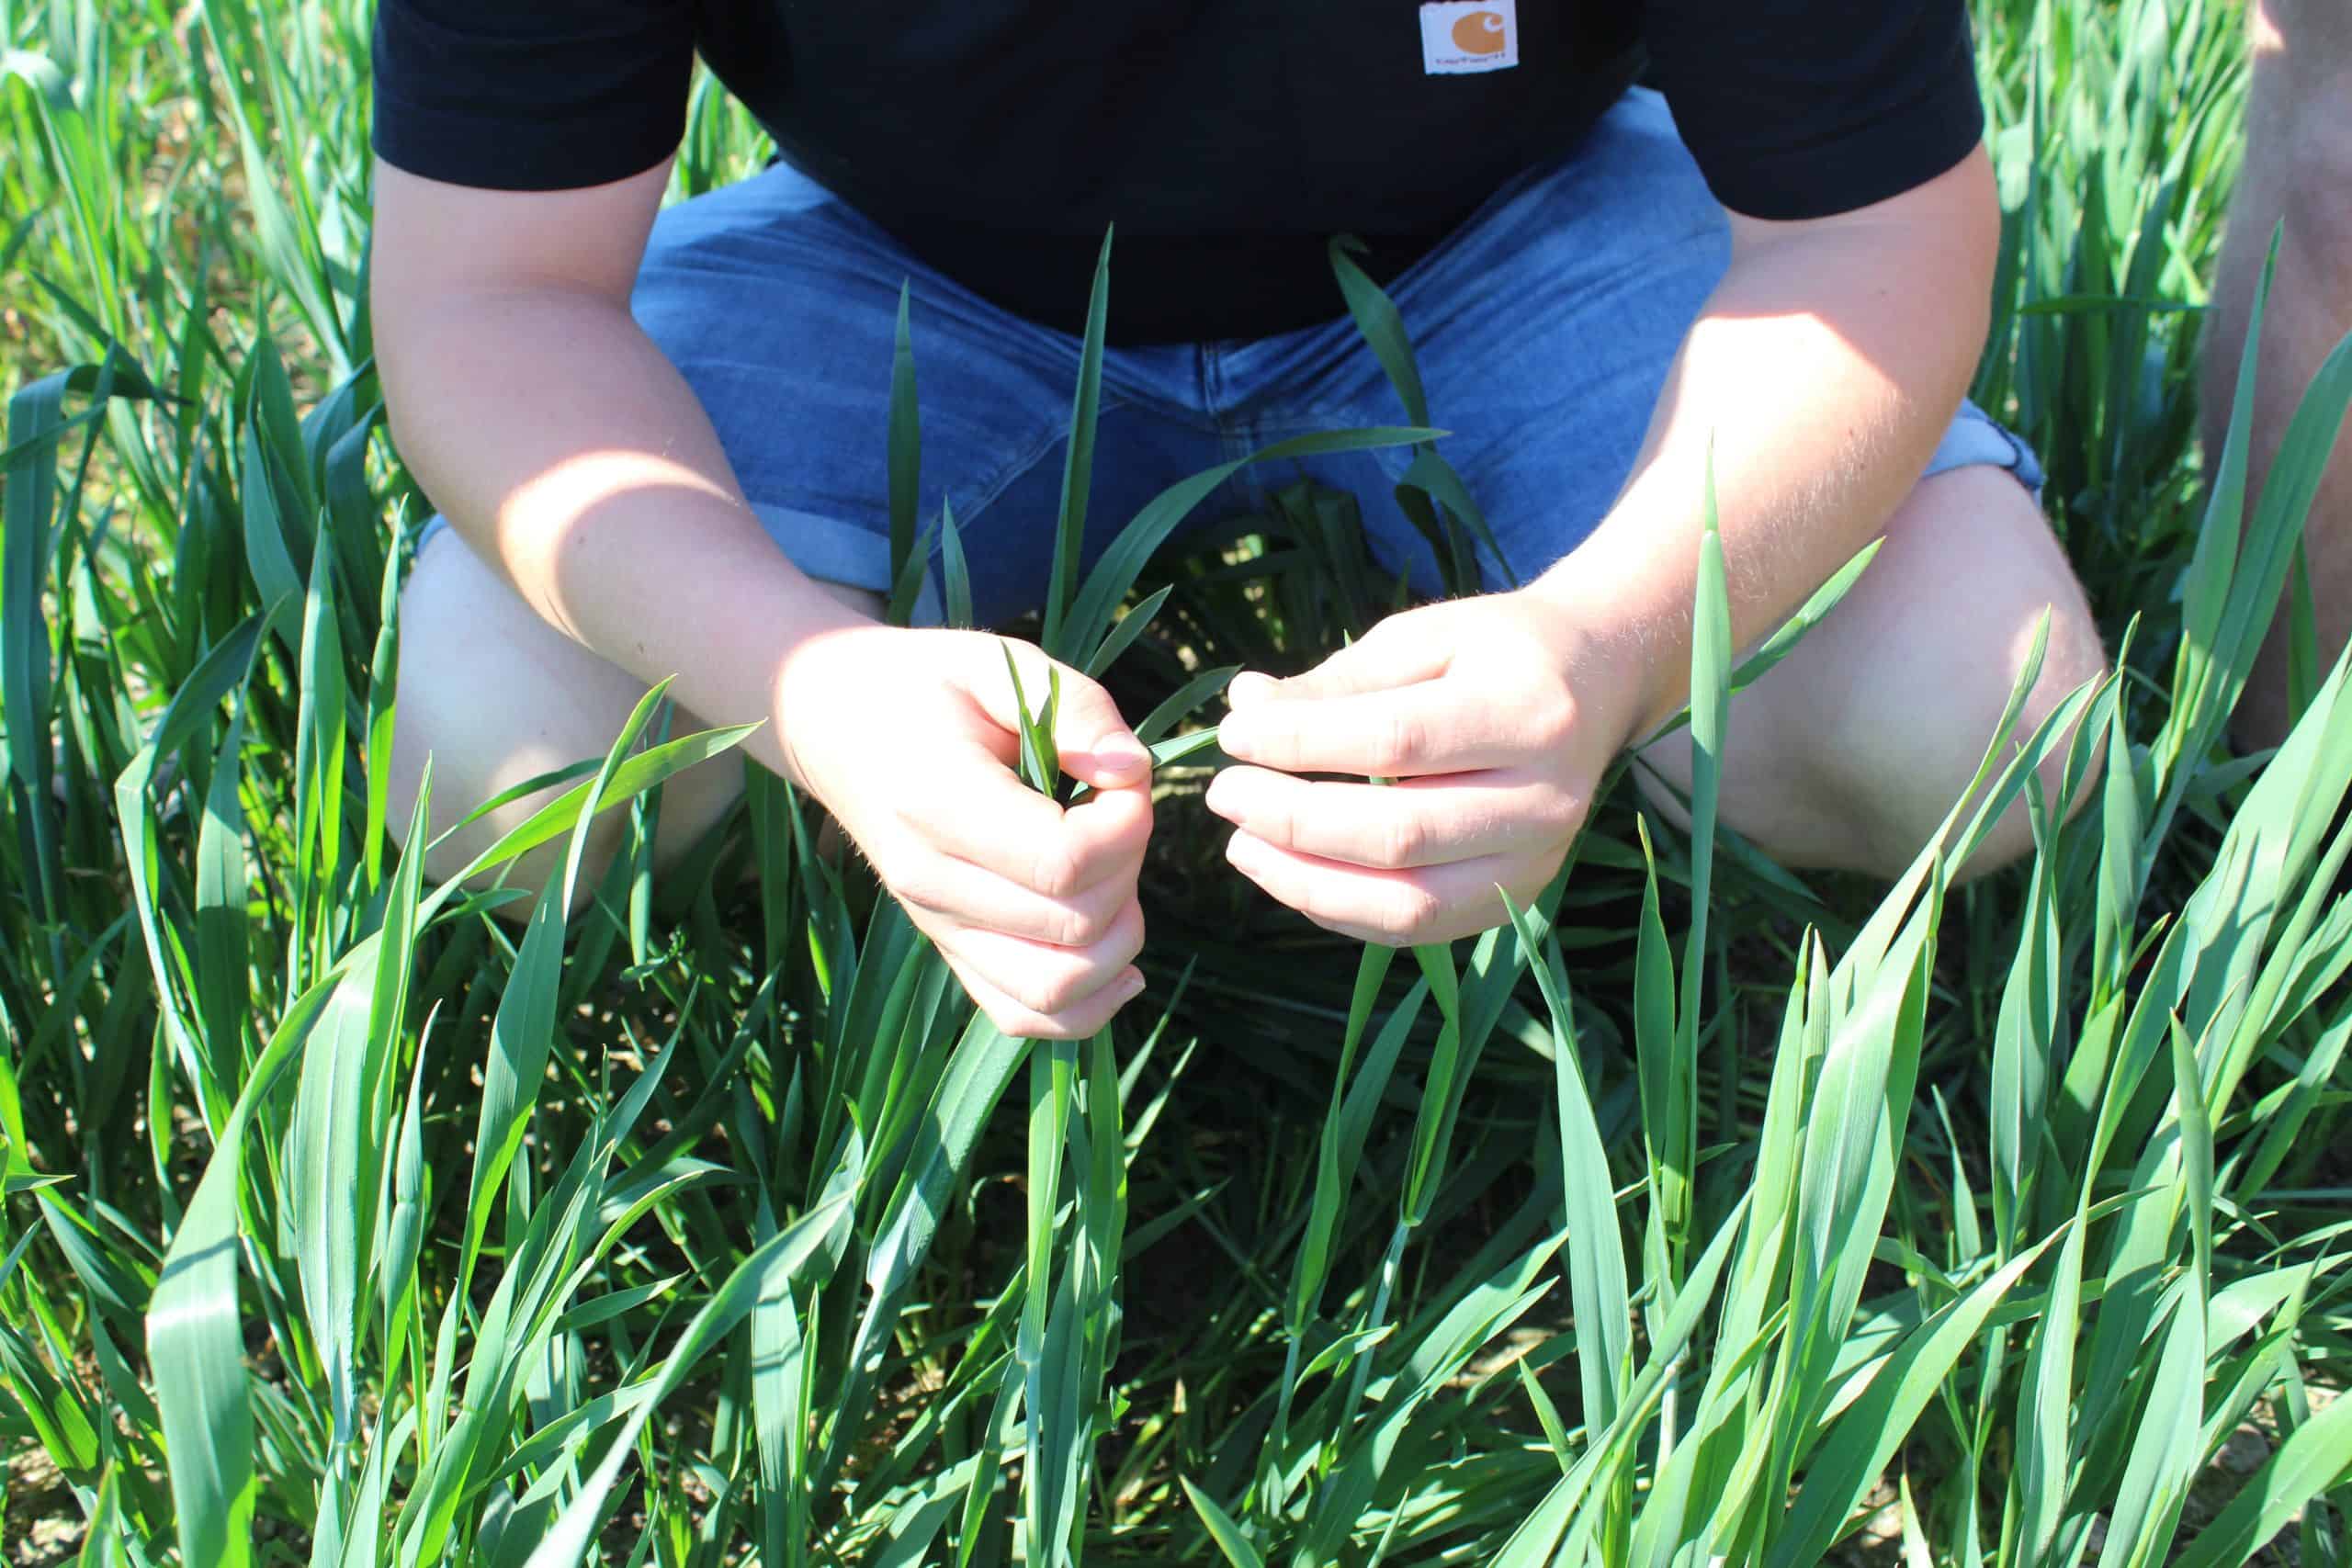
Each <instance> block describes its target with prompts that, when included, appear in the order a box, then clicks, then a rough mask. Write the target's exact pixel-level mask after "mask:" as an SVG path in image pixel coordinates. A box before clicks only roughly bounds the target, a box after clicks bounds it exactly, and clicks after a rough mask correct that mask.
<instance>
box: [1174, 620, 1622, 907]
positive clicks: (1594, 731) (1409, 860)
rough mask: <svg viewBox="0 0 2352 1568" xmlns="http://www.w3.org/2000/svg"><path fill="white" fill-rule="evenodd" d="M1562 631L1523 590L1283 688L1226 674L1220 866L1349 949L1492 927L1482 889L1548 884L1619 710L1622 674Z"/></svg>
mask: <svg viewBox="0 0 2352 1568" xmlns="http://www.w3.org/2000/svg"><path fill="white" fill-rule="evenodd" d="M1570 623H1571V617H1570V616H1569V615H1566V613H1564V611H1563V610H1562V609H1561V608H1559V607H1556V606H1553V605H1549V604H1545V603H1544V602H1543V601H1542V600H1540V599H1538V598H1537V597H1535V596H1534V595H1533V594H1532V593H1531V592H1527V591H1525V590H1521V591H1519V592H1510V593H1494V594H1487V595H1484V596H1482V597H1478V598H1474V599H1456V600H1451V601H1448V602H1446V603H1443V604H1431V605H1428V606H1426V607H1424V608H1421V609H1418V610H1412V611H1408V612H1407V613H1405V614H1403V615H1393V616H1391V617H1389V618H1388V619H1387V620H1385V621H1382V622H1381V623H1380V624H1379V625H1378V626H1374V628H1373V630H1372V631H1371V632H1370V633H1369V634H1368V635H1367V636H1365V637H1364V638H1363V640H1362V641H1360V642H1357V643H1355V644H1354V645H1353V646H1351V647H1350V648H1348V649H1344V650H1342V651H1341V652H1340V653H1338V654H1335V655H1333V656H1332V657H1331V658H1330V659H1329V660H1325V661H1324V662H1323V663H1322V664H1321V665H1319V666H1318V667H1317V668H1316V669H1314V670H1312V671H1308V672H1307V673H1306V674H1304V675H1300V676H1296V677H1295V678H1293V679H1291V680H1287V681H1276V680H1273V679H1272V678H1270V677H1268V676H1264V675H1259V674H1242V675H1238V676H1236V677H1235V678H1234V681H1233V684H1232V686H1231V687H1230V688H1229V689H1228V691H1227V703H1228V704H1229V705H1230V707H1231V711H1230V713H1229V715H1228V716H1227V718H1226V720H1225V723H1224V725H1223V726H1222V727H1221V728H1220V731H1219V743H1220V744H1221V745H1222V746H1223V747H1224V749H1225V751H1226V753H1227V755H1228V756H1231V757H1233V758H1235V759H1236V760H1237V761H1239V762H1241V763H1243V764H1245V765H1243V766H1238V767H1231V768H1227V769H1226V770H1224V771H1223V772H1222V773H1218V774H1217V776H1216V779H1215V780H1214V781H1213V782H1212V783H1211V784H1210V785H1209V791H1208V807H1209V809H1210V810H1212V811H1214V812H1216V814H1217V815H1218V816H1220V817H1222V818H1225V819H1226V820H1227V821H1229V822H1231V823H1233V824H1234V826H1235V828H1236V829H1238V831H1236V832H1235V833H1234V835H1233V837H1232V839H1231V840H1229V841H1228V842H1227V846H1226V858H1227V860H1229V861H1231V862H1232V863H1233V864H1234V866H1235V867H1236V868H1237V869H1238V870H1239V871H1240V872H1241V874H1243V875H1245V876H1247V877H1249V878H1250V880H1251V881H1252V882H1255V883H1256V884H1257V885H1258V886H1261V887H1262V888H1264V889H1265V890H1266V891H1267V892H1268V893H1270V894H1272V896H1273V897H1276V898H1278V899H1280V900H1282V902H1283V903H1285V904H1288V905H1289V906H1291V908H1295V909H1297V910H1298V911H1300V912H1301V913H1302V914H1304V915H1306V917H1307V918H1308V919H1311V920H1313V921H1314V922H1315V923H1316V924H1317V925H1319V926H1324V927H1326V928H1328V929H1329V930H1331V931H1340V932H1342V933H1344V934H1346V935H1349V936H1352V937H1357V938H1359V939H1361V940H1363V941H1365V942H1382V943H1386V944H1389V945H1400V944H1404V943H1408V942H1442V941H1447V940H1450V939H1452V938H1453V937H1458V936H1466V935H1468V934H1470V933H1472V932H1474V931H1484V930H1486V929H1487V928H1488V927H1489V926H1495V925H1499V924H1501V923H1502V921H1503V919H1504V918H1505V910H1504V908H1503V902H1502V899H1501V898H1500V897H1498V896H1497V894H1496V889H1497V888H1498V887H1499V888H1501V889H1502V891H1503V892H1505V893H1507V894H1509V895H1510V898H1511V900H1512V902H1514V903H1517V904H1521V905H1522V906H1523V905H1524V904H1525V903H1526V902H1528V901H1529V900H1531V899H1532V898H1533V897H1535V895H1536V894H1538V893H1540V892H1541V891H1542V890H1543V889H1544V886H1545V885H1546V884H1547V883H1549V882H1550V881H1551V879H1552V876H1553V874H1555V873H1556V872H1557V871H1558V870H1559V868H1560V863H1561V861H1562V860H1563V859H1565V858H1566V854H1567V851H1568V845H1569V843H1570V842H1571V841H1572V840H1574V839H1575V838H1576V835H1577V830H1578V829H1580V828H1582V827H1583V825H1584V818H1585V811H1586V809H1587V807H1589V806H1590V804H1591V801H1592V795H1593V791H1594V789H1595V788H1596V787H1597V786H1598V784H1599V783H1600V777H1601V774H1602V773H1603V772H1604V771H1605V770H1606V769H1607V767H1608V765H1609V763H1610V761H1611V759H1612V758H1614V757H1615V755H1616V754H1617V752H1618V751H1619V750H1621V749H1623V747H1624V745H1625V744H1626V743H1627V741H1628V740H1629V739H1632V727H1633V725H1634V721H1635V718H1636V716H1637V709H1638V707H1639V702H1638V699H1637V698H1636V695H1635V694H1634V692H1633V690H1632V689H1631V686H1632V682H1631V681H1630V680H1629V679H1628V678H1627V674H1626V671H1624V670H1623V668H1622V666H1620V665H1618V664H1617V663H1615V662H1614V661H1612V660H1611V659H1610V658H1609V657H1607V656H1606V655H1604V654H1603V653H1602V652H1601V650H1600V649H1599V647H1598V646H1597V645H1596V644H1595V643H1594V642H1593V641H1591V640H1590V639H1589V638H1587V637H1585V636H1583V635H1582V633H1581V632H1579V631H1578V630H1577V627H1576V626H1574V625H1572V624H1570ZM1247 764H1255V765H1247ZM1298 773H1347V774H1354V775H1357V776H1358V777H1360V778H1363V780H1365V781H1366V782H1364V783H1361V784H1359V783H1354V782H1342V783H1324V782H1316V781H1310V780H1307V779H1303V778H1298V777H1295V776H1294V775H1295V774H1298ZM1375 779H1394V780H1395V781H1396V782H1395V783H1394V784H1385V785H1383V784H1374V783H1373V782H1371V781H1373V780H1375Z"/></svg>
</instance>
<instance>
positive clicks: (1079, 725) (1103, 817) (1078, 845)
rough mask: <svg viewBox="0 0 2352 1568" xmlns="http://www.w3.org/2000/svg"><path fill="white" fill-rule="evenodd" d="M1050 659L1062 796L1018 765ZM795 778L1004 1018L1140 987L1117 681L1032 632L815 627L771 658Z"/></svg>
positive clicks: (1147, 767) (1091, 1019) (1140, 849)
mask: <svg viewBox="0 0 2352 1568" xmlns="http://www.w3.org/2000/svg"><path fill="white" fill-rule="evenodd" d="M1008 649H1010V650H1011V652H1012V658H1013V662H1014V664H1015V666H1016V667H1017V668H1018V669H1019V670H1020V671H1021V691H1022V694H1023V696H1025V697H1026V698H1027V699H1028V703H1029V706H1030V711H1031V712H1032V713H1033V714H1034V713H1035V712H1036V711H1037V710H1039V709H1040V708H1042V707H1043V706H1044V705H1045V703H1046V694H1047V692H1048V690H1049V689H1050V679H1049V675H1048V671H1055V670H1058V671H1059V674H1060V681H1061V695H1060V701H1059V703H1058V704H1057V706H1056V708H1055V715H1054V717H1055V723H1054V731H1055V739H1056V741H1057V745H1058V747H1059V750H1060V761H1061V767H1062V771H1063V772H1064V773H1068V774H1069V775H1070V776H1072V777H1074V778H1077V779H1079V780H1080V781H1082V782H1084V783H1085V784H1090V785H1091V786H1092V788H1093V793H1092V794H1091V795H1088V796H1087V797H1086V798H1085V799H1083V800H1081V801H1080V802H1079V803H1078V804H1077V805H1075V806H1070V807H1062V806H1058V805H1057V804H1055V803H1054V802H1053V801H1051V800H1048V799H1047V798H1046V796H1044V795H1040V794H1038V793H1037V792H1036V791H1035V790H1033V789H1031V788H1030V787H1029V785H1028V784H1025V783H1023V781H1022V779H1021V778H1020V776H1019V775H1018V774H1017V773H1015V772H1014V771H1013V764H1014V761H1015V759H1016V758H1017V757H1018V755H1019V735H1020V728H1019V727H1020V717H1019V709H1018V708H1017V706H1016V705H1015V703H1014V701H1013V692H1012V679H1011V677H1010V676H1009V675H1008V674H1007V673H1006V671H1005V653H1006V650H1008ZM775 711H776V713H777V714H778V715H779V717H780V723H781V725H782V730H781V739H782V741H783V746H784V751H785V756H786V761H787V762H788V763H789V764H790V766H791V770H792V773H793V774H794V777H795V779H796V780H797V782H798V783H799V784H802V785H803V786H804V787H805V788H807V789H808V790H809V793H811V794H812V795H815V796H816V797H817V798H818V800H819V801H820V802H821V803H823V805H824V807H825V808H826V809H827V810H828V811H831V813H832V815H833V818H834V819H835V820H836V821H838V822H839V823H840V824H841V826H842V829H843V830H844V831H846V832H847V833H848V834H849V836H850V838H851V839H852V840H854V841H855V842H856V844H857V846H858V848H859V849H860V850H862V851H863V852H865V856H866V858H867V859H868V860H870V861H872V862H873V863H874V868H875V870H876V873H877V874H879V875H880V876H881V879H882V883H883V886H886V887H888V889H889V890H890V891H891V892H892V893H893V894H894V895H896V896H897V897H898V898H899V902H900V903H901V904H902V905H904V906H905V908H906V910H907V913H908V915H909V917H910V918H911V919H913V921H914V923H915V924H916V926H917V927H919V928H920V929H921V930H922V931H923V932H924V933H925V934H926V935H928V936H929V937H930V938H931V940H932V941H933V942H934V943H935V944H936V945H937V946H938V948H939V951H940V953H941V954H942V955H943V956H944V958H945V959H946V960H947V964H948V966H949V967H950V968H951V969H953V970H954V971H955V973H956V977H957V978H958V979H960V980H962V981H963V983H964V987H965V989H966V990H967V991H969V992H970V993H971V995H972V999H973V1000H974V1001H975V1002H978V1004H979V1006H980V1008H981V1009H982V1010H984V1011H985V1012H987V1014H988V1015H989V1019H990V1020H991V1021H994V1022H995V1024H996V1025H997V1027H998V1028H1000V1029H1001V1030H1003V1031H1004V1032H1006V1033H1007V1034H1012V1035H1022V1036H1027V1037H1030V1038H1035V1039H1070V1038H1077V1037H1080V1036H1083V1035H1087V1034H1091V1033H1092V1032H1094V1031H1096V1030H1097V1029H1100V1028H1101V1027H1102V1026H1103V1024H1104V1023H1105V1022H1106V1021H1109V1019H1110V1017H1111V1015H1112V1014H1113V1013H1114V1012H1116V1011H1118V1010H1119V1009H1120V1008H1121V1007H1123V1006H1124V1005H1125V1004H1126V1003H1127V1002H1128V1001H1130V1000H1132V999H1133V998H1135V996H1136V993H1137V992H1139V991H1141V990H1142V989H1143V974H1142V972H1141V971H1140V970H1138V969H1136V966H1135V964H1134V962H1133V960H1134V959H1135V956H1136V953H1138V952H1139V951H1141V949H1142V947H1143V910H1142V908H1141V906H1140V905H1138V904H1137V903H1136V874H1137V872H1138V871H1139V870H1140V869H1141V868H1142V864H1143V853H1144V843H1145V840H1147V839H1148V837H1149V836H1150V833H1151V758H1150V754H1149V753H1148V751H1146V750H1144V747H1143V744H1142V743H1141V742H1140V741H1138V740H1137V739H1136V737H1135V733H1134V731H1132V730H1131V729H1129V728H1127V725H1126V723H1125V720H1123V719H1122V718H1120V716H1119V710H1118V708H1117V706H1116V705H1114V703H1113V702H1112V701H1111V697H1110V694H1108V693H1106V692H1104V691H1103V688H1102V687H1101V686H1100V685H1097V684H1096V683H1095V682H1092V681H1090V680H1088V679H1087V678H1086V677H1085V676H1084V675H1081V674H1080V673H1079V672H1078V671H1075V670H1072V669H1070V668H1069V666H1068V665H1057V664H1056V663H1055V661H1054V660H1050V659H1048V658H1046V655H1045V654H1044V653H1043V652H1042V651H1040V650H1039V649H1036V648H1035V647H1033V646H1031V645H1030V644H1028V643H1025V642H1021V641H1018V640H1016V639H1013V638H1010V637H998V636H996V635H994V634H992V633H988V632H958V631H934V630H909V629H905V628H900V627H893V626H876V625H872V624H870V623H868V624H862V625H856V626H842V627H840V628H838V629H835V630H831V631H826V632H820V633H818V634H816V635H815V636H813V637H809V638H808V639H807V640H806V641H804V642H802V643H800V644H799V645H798V646H797V647H796V648H795V649H793V651H792V653H791V654H790V655H789V656H788V657H787V658H786V660H785V662H784V664H783V666H782V668H781V669H780V670H779V671H778V672H777V675H776V678H775Z"/></svg>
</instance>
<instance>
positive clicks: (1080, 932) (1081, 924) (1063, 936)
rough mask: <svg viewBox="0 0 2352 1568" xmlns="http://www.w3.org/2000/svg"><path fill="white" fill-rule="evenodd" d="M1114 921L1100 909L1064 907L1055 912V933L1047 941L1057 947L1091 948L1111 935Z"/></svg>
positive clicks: (1053, 922)
mask: <svg viewBox="0 0 2352 1568" xmlns="http://www.w3.org/2000/svg"><path fill="white" fill-rule="evenodd" d="M1112 919H1113V917H1112V916H1110V915H1108V914H1105V913H1103V911H1102V910H1099V909H1084V908H1075V907H1073V906H1069V905H1064V906H1062V907H1060V908H1057V909H1056V910H1055V911H1054V917H1053V921H1052V924H1053V927H1054V932H1053V935H1052V936H1050V937H1048V938H1047V939H1046V940H1047V941H1049V942H1053V943H1054V944H1055V945H1056V946H1057V947H1091V946H1092V945H1093V944H1094V943H1096V942H1101V941H1102V940H1103V938H1104V937H1106V936H1108V935H1110V934H1111V922H1112Z"/></svg>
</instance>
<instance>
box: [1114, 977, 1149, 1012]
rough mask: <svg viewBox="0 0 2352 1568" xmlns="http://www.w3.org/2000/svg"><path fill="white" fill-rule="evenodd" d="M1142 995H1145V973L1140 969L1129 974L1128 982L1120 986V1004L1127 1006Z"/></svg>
mask: <svg viewBox="0 0 2352 1568" xmlns="http://www.w3.org/2000/svg"><path fill="white" fill-rule="evenodd" d="M1141 995H1143V973H1142V971H1140V970H1138V971H1136V973H1134V974H1132V975H1130V976H1127V982H1126V984H1125V985H1124V986H1121V987H1119V1005H1120V1006H1122V1007H1125V1005H1126V1004H1127V1003H1129V1002H1131V1001H1133V1000H1135V999H1136V998H1137V997H1139V996H1141Z"/></svg>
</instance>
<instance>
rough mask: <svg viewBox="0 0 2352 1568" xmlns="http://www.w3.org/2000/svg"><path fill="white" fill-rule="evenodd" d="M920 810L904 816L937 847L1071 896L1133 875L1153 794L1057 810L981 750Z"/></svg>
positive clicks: (1109, 797) (946, 772) (1111, 793)
mask: <svg viewBox="0 0 2352 1568" xmlns="http://www.w3.org/2000/svg"><path fill="white" fill-rule="evenodd" d="M934 783H935V784H936V787H935V788H933V789H931V790H927V791H925V792H924V793H923V796H922V806H921V807H919V808H917V809H915V810H910V811H907V812H903V813H901V820H902V821H904V822H905V824H906V826H907V828H908V829H909V830H910V832H912V833H913V834H914V835H915V836H916V837H917V838H918V839H920V840H922V842H924V843H926V844H929V845H930V846H932V848H933V849H935V850H938V851H941V852H944V853H947V854H951V855H954V856H955V857H956V858H957V859H959V860H963V861H968V862H969V863H972V864H974V865H977V866H978V867H980V868H981V869H982V870H985V871H992V872H994V873H996V874H998V875H999V876H1001V877H1004V878H1006V879H1007V880H1008V881H1011V882H1013V883H1016V884H1018V885H1019V886H1023V887H1025V888H1028V889H1029V890H1030V891H1031V892H1033V893H1038V894H1042V895H1044V896H1045V897H1048V898H1069V897H1075V896H1076V895H1078V894H1080V893H1082V892H1084V891H1085V890H1086V889H1088V888H1090V887H1093V886H1097V885H1099V884H1100V883H1102V882H1103V881H1104V880H1106V879H1108V878H1110V877H1113V876H1117V875H1120V874H1128V875H1132V874H1133V873H1134V869H1135V867H1136V865H1137V864H1139V863H1141V862H1142V859H1143V852H1144V845H1145V843H1146V842H1147V841H1148V840H1149V839H1150V837H1151V795H1150V792H1149V791H1148V790H1144V789H1141V788H1134V789H1105V790H1097V791H1095V792H1094V793H1093V794H1092V795H1088V796H1087V797H1086V798H1085V799H1084V800H1082V801H1080V802H1079V803H1078V804H1077V805H1075V806H1067V807H1065V806H1058V805H1057V804H1055V803H1054V802H1053V801H1051V800H1048V799H1046V797H1045V796H1044V795H1039V794H1038V793H1037V792H1036V791H1035V790H1034V789H1031V788H1030V787H1029V786H1028V785H1027V784H1023V783H1022V782H1021V780H1020V779H1018V778H1017V777H1015V776H1014V775H1013V773H1012V771H1011V770H1010V769H1008V768H1007V767H1005V766H1004V764H1002V763H1001V762H999V761H997V760H996V759H994V758H993V757H989V756H988V755H987V754H986V753H984V752H975V753H971V754H967V756H965V757H964V758H963V759H962V760H961V761H958V762H957V763H956V765H954V766H953V767H950V768H945V769H943V770H942V772H941V773H940V775H939V777H938V778H937V779H936V780H935V781H934Z"/></svg>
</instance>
